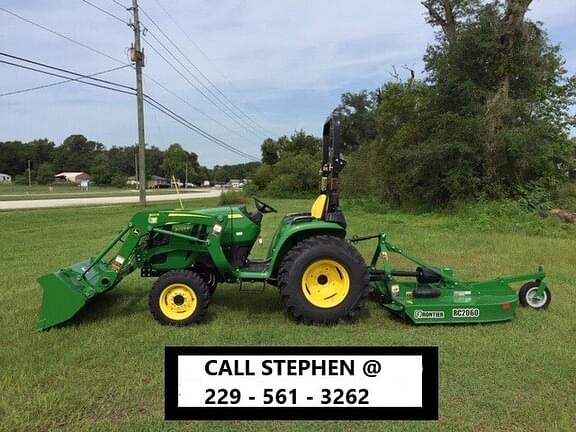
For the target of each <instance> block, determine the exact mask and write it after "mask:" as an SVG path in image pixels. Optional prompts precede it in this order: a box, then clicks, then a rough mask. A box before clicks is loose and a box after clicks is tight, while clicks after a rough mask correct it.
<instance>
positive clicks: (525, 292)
mask: <svg viewBox="0 0 576 432" xmlns="http://www.w3.org/2000/svg"><path fill="white" fill-rule="evenodd" d="M539 286H540V284H539V283H538V282H528V283H525V284H524V285H522V288H520V291H519V292H518V300H520V304H521V305H522V306H528V307H531V308H532V309H546V308H547V307H548V305H549V304H550V301H551V300H552V294H551V293H550V290H549V289H548V288H545V289H544V292H543V293H542V297H541V298H537V297H536V292H537V291H538V287H539Z"/></svg>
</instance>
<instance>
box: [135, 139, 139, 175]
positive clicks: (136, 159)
mask: <svg viewBox="0 0 576 432" xmlns="http://www.w3.org/2000/svg"><path fill="white" fill-rule="evenodd" d="M134 176H135V177H136V181H139V179H138V147H137V146H136V151H135V152H134Z"/></svg>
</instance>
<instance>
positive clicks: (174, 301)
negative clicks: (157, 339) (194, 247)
mask: <svg viewBox="0 0 576 432" xmlns="http://www.w3.org/2000/svg"><path fill="white" fill-rule="evenodd" d="M209 304H210V292H209V289H208V285H207V284H206V282H204V280H203V279H202V278H201V277H200V276H199V275H198V274H196V273H194V272H191V271H189V270H172V271H169V272H168V273H164V274H163V275H162V276H160V277H159V278H158V280H156V282H155V283H154V286H153V287H152V291H150V300H149V306H150V312H151V313H152V316H154V318H155V319H156V320H157V321H158V322H160V323H162V324H169V325H176V326H185V325H190V324H192V323H197V322H200V321H202V319H204V317H205V316H206V311H207V310H208V305H209Z"/></svg>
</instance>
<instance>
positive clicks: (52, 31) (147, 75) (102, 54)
mask: <svg viewBox="0 0 576 432" xmlns="http://www.w3.org/2000/svg"><path fill="white" fill-rule="evenodd" d="M112 1H113V2H114V3H116V4H117V5H119V6H121V7H122V8H123V9H125V10H128V9H129V8H127V7H126V6H124V5H123V4H121V3H120V2H118V1H115V0H112ZM0 10H2V11H4V12H6V13H8V14H9V15H12V16H14V17H16V18H18V19H20V20H22V21H24V22H26V23H28V24H31V25H33V26H35V27H37V28H40V29H42V30H44V31H47V32H48V33H51V34H53V35H56V36H58V37H60V38H62V39H65V40H67V41H69V42H71V43H73V44H75V45H78V46H80V47H82V48H84V49H87V50H89V51H91V52H94V53H97V54H99V55H101V56H104V57H106V58H108V59H111V60H113V61H115V62H116V63H120V64H122V65H124V64H125V63H124V61H122V60H120V59H118V58H115V57H112V56H110V55H108V54H106V53H104V52H102V51H100V50H97V49H95V48H92V47H90V46H88V45H86V44H84V43H82V42H79V41H77V40H75V39H73V38H71V37H69V36H66V35H64V34H62V33H59V32H57V31H55V30H52V29H50V28H48V27H46V26H43V25H41V24H38V23H36V22H34V21H32V20H30V19H28V18H25V17H23V16H20V15H18V14H16V13H14V12H11V11H9V10H7V9H5V8H3V7H0ZM147 43H148V42H147ZM162 57H163V56H162ZM164 60H165V61H167V60H166V59H165V58H164ZM167 62H168V61H167ZM131 67H133V66H132V65H131ZM177 72H178V73H180V72H179V71H177ZM180 74H181V73H180ZM181 75H182V74H181ZM144 76H145V77H146V78H147V79H149V80H151V81H153V82H155V83H156V84H157V85H158V86H160V87H161V88H163V89H164V90H165V91H167V92H168V93H170V94H172V95H173V96H175V93H174V92H173V91H170V90H169V89H168V88H166V86H164V85H163V84H161V83H160V82H158V81H157V80H155V79H154V78H153V77H152V76H150V75H149V74H147V73H144ZM178 98H179V99H180V100H182V98H180V97H178ZM187 104H188V105H190V106H191V107H192V108H193V109H194V110H196V111H197V112H199V113H200V114H202V115H204V116H205V117H207V118H209V119H210V120H212V121H214V122H216V123H218V124H220V125H221V126H222V123H220V122H218V121H217V120H215V119H213V118H212V117H211V116H209V115H208V114H206V113H204V112H203V111H201V110H200V109H199V108H196V107H194V106H193V105H191V104H189V103H187ZM223 127H224V128H225V129H227V130H229V131H232V130H231V129H230V128H228V127H226V126H223ZM233 133H235V134H238V133H237V132H233Z"/></svg>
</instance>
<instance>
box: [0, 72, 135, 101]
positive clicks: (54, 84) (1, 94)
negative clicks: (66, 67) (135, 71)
mask: <svg viewBox="0 0 576 432" xmlns="http://www.w3.org/2000/svg"><path fill="white" fill-rule="evenodd" d="M131 66H132V65H124V66H118V67H115V68H112V69H107V70H104V71H102V72H96V73H93V74H90V75H84V76H82V77H78V78H68V79H65V80H62V81H56V82H53V83H49V84H44V85H39V86H36V87H29V88H25V89H20V90H14V91H10V92H6V93H0V97H4V96H13V95H17V94H21V93H27V92H31V91H34V90H41V89H45V88H49V87H55V86H58V85H61V84H66V83H69V82H73V81H79V80H81V79H83V78H92V77H95V76H98V75H103V74H107V73H110V72H115V71H117V70H120V69H124V68H127V67H131Z"/></svg>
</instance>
